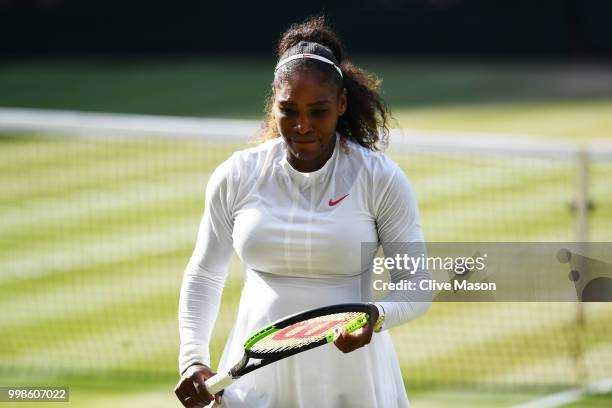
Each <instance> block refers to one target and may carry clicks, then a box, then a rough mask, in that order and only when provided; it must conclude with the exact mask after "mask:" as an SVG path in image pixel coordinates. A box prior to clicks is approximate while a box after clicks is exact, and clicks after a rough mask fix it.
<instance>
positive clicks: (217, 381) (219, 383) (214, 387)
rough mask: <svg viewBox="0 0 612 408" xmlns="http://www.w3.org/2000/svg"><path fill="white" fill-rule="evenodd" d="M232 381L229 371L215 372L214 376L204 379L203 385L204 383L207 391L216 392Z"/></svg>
mask: <svg viewBox="0 0 612 408" xmlns="http://www.w3.org/2000/svg"><path fill="white" fill-rule="evenodd" d="M233 382H234V379H233V378H232V376H231V375H230V373H229V372H226V373H224V374H215V375H214V376H212V377H210V378H209V379H208V380H206V381H205V382H204V385H206V389H207V390H208V392H210V393H211V394H216V393H218V392H219V391H221V390H222V389H224V388H225V387H227V386H228V385H230V384H231V383H233Z"/></svg>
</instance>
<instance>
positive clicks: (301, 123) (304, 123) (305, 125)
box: [295, 115, 312, 134]
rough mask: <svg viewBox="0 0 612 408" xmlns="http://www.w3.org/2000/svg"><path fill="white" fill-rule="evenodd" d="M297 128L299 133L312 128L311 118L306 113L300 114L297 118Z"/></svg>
mask: <svg viewBox="0 0 612 408" xmlns="http://www.w3.org/2000/svg"><path fill="white" fill-rule="evenodd" d="M295 130H296V131H297V133H300V134H306V133H308V132H310V131H311V130H312V127H311V125H310V120H308V117H307V116H306V115H300V116H299V117H298V118H297V121H296V123H295Z"/></svg>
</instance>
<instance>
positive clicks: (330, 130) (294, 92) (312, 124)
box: [273, 72, 346, 172]
mask: <svg viewBox="0 0 612 408" xmlns="http://www.w3.org/2000/svg"><path fill="white" fill-rule="evenodd" d="M274 95H275V97H274V106H273V113H274V118H275V120H276V125H277V127H278V130H279V131H280V134H281V136H282V138H283V139H284V141H285V143H286V144H287V152H288V157H287V160H288V161H289V163H290V164H291V165H292V166H293V168H295V169H296V170H298V171H302V172H311V171H315V170H318V169H320V168H321V167H323V165H324V164H325V162H326V161H327V160H328V159H329V158H330V157H331V155H332V154H333V151H334V146H335V142H336V136H335V134H336V125H337V123H338V118H339V117H340V116H341V115H342V114H344V112H345V111H346V93H345V91H344V90H342V91H341V92H339V91H338V87H337V86H336V85H334V84H332V83H330V82H328V81H323V80H321V79H320V77H319V76H318V75H317V74H314V73H311V72H299V73H296V74H295V75H293V76H292V77H291V78H289V79H287V80H283V81H281V82H280V83H278V84H276V85H275V88H274Z"/></svg>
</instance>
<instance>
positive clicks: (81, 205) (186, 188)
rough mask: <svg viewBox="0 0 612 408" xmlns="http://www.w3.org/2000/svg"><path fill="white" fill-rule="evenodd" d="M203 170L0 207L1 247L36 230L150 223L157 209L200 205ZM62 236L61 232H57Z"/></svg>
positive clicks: (42, 232)
mask: <svg viewBox="0 0 612 408" xmlns="http://www.w3.org/2000/svg"><path fill="white" fill-rule="evenodd" d="M208 177H209V174H207V173H200V172H196V173H177V174H173V177H172V178H169V179H167V180H165V181H164V183H152V182H142V183H134V184H128V185H126V186H122V187H120V188H116V189H105V188H101V189H100V190H99V191H96V192H93V193H87V192H82V191H79V192H74V193H72V194H70V195H69V196H63V197H61V198H58V199H44V200H36V201H32V202H30V203H24V204H25V205H24V206H22V207H20V209H18V210H14V211H7V210H4V211H2V213H1V214H2V216H3V221H2V222H1V223H0V246H2V245H3V244H4V245H7V246H11V244H17V243H19V242H20V241H25V240H27V241H28V242H31V241H32V239H34V238H35V237H36V236H38V235H49V233H53V232H55V233H57V234H62V235H63V234H67V235H70V234H71V233H72V232H75V231H78V230H79V228H88V227H89V228H100V226H101V225H109V224H113V223H114V221H113V219H117V218H120V221H121V222H122V223H123V222H129V221H130V219H131V218H134V219H135V220H138V221H140V222H150V218H152V216H154V215H157V214H155V213H156V210H157V209H163V208H165V207H167V206H174V207H175V211H176V212H177V214H184V213H185V211H186V210H187V209H190V210H191V209H192V208H193V207H194V206H199V207H201V208H200V210H201V209H203V205H204V204H203V203H204V190H205V187H206V183H207V181H208ZM57 238H61V237H57Z"/></svg>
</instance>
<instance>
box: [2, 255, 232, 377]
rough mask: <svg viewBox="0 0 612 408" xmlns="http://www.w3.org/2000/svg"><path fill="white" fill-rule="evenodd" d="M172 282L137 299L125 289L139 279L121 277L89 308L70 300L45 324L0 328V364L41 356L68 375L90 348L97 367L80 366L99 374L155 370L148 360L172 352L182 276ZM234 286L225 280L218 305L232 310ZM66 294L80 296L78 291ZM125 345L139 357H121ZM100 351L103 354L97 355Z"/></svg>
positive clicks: (107, 284)
mask: <svg viewBox="0 0 612 408" xmlns="http://www.w3.org/2000/svg"><path fill="white" fill-rule="evenodd" d="M230 269H231V271H230V273H231V274H232V276H234V277H236V276H238V273H237V269H238V263H237V262H236V261H234V262H232V266H231V267H230ZM162 272H163V271H161V270H160V271H158V273H162ZM173 276H174V278H173V279H169V281H172V280H174V281H175V282H174V285H172V284H171V283H170V282H167V283H166V284H162V283H160V282H159V281H156V282H157V283H158V287H157V288H154V290H151V291H150V292H149V293H144V292H143V293H137V292H136V291H135V290H134V289H135V288H134V286H133V285H125V283H127V282H130V281H131V282H132V283H135V282H138V281H139V279H142V277H138V276H132V277H130V278H128V277H126V278H125V282H123V284H121V285H116V283H117V282H114V281H112V280H106V281H101V282H99V284H100V285H104V286H105V287H106V289H107V290H108V291H109V294H111V295H112V294H113V293H114V297H111V298H110V299H109V298H108V297H106V299H100V298H97V299H93V300H94V301H97V302H96V304H95V307H93V308H92V307H79V302H78V300H79V299H76V298H70V299H71V301H72V303H73V306H74V307H73V309H72V310H71V311H65V312H64V313H59V314H56V315H54V316H46V317H47V318H45V319H37V318H33V319H31V320H29V321H27V324H23V325H21V326H10V327H2V330H1V331H0V335H2V336H3V338H4V339H5V341H4V342H3V345H2V352H1V354H3V355H5V356H7V358H6V360H5V362H6V364H8V365H14V364H18V365H19V364H24V365H27V364H28V361H30V362H32V363H34V364H39V363H40V361H37V360H31V358H32V356H38V355H39V354H41V355H46V356H47V358H46V359H45V361H46V364H49V362H50V361H56V362H57V363H58V365H59V367H63V369H64V370H74V369H75V368H77V369H78V367H79V365H80V364H81V363H80V361H81V360H83V358H82V357H84V356H83V354H85V355H87V354H88V353H89V351H90V350H91V349H92V348H96V349H98V352H97V353H98V354H103V356H102V357H101V358H103V359H104V360H103V362H102V365H101V366H99V364H100V362H95V361H93V362H92V361H91V360H92V359H95V357H92V358H85V360H87V363H86V364H91V365H92V366H95V367H105V368H111V367H112V368H121V367H123V368H126V369H127V370H130V369H133V367H134V366H133V365H131V364H132V362H134V361H136V360H141V361H142V362H144V361H149V362H152V363H155V364H158V363H159V361H158V360H157V359H156V358H153V359H151V356H155V355H156V354H157V353H161V352H162V351H163V350H165V351H163V352H167V351H168V350H169V349H171V350H173V352H174V353H175V355H176V353H177V350H178V347H177V345H178V329H177V315H176V313H177V307H178V292H179V285H180V281H181V279H182V273H181V274H180V275H177V274H173ZM240 286H241V280H238V279H235V278H234V279H228V284H227V291H228V292H229V295H228V294H227V293H226V295H225V296H224V299H229V300H226V302H227V301H229V302H232V304H235V305H237V299H236V298H235V296H232V294H234V295H235V294H237V293H239V288H240ZM72 289H73V290H75V291H80V290H81V288H79V287H73V288H72ZM83 290H85V288H83ZM111 292H112V293H111ZM90 295H91V296H95V294H90ZM230 314H231V313H230ZM222 321H223V322H226V323H227V322H229V321H233V318H231V317H230V316H227V319H223V320H222ZM147 323H150V325H151V327H155V328H156V329H155V331H154V332H152V333H149V334H147V332H146V330H147V328H146V327H143V325H146V324H147ZM221 326H223V325H221ZM35 333H37V335H36V334H35ZM227 333H229V327H220V329H219V330H218V334H219V335H221V336H224V335H225V336H227ZM126 342H127V343H129V344H131V345H132V346H133V347H137V350H138V351H141V353H134V352H130V353H127V354H125V353H123V349H122V347H121V345H122V344H125V343H126ZM67 343H68V344H67ZM105 347H106V348H108V350H106V352H104V353H102V352H103V351H104V350H103V348H105ZM173 363H174V362H173ZM75 366H76V367H75ZM174 366H175V364H173V365H172V369H174ZM158 369H159V367H158Z"/></svg>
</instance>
